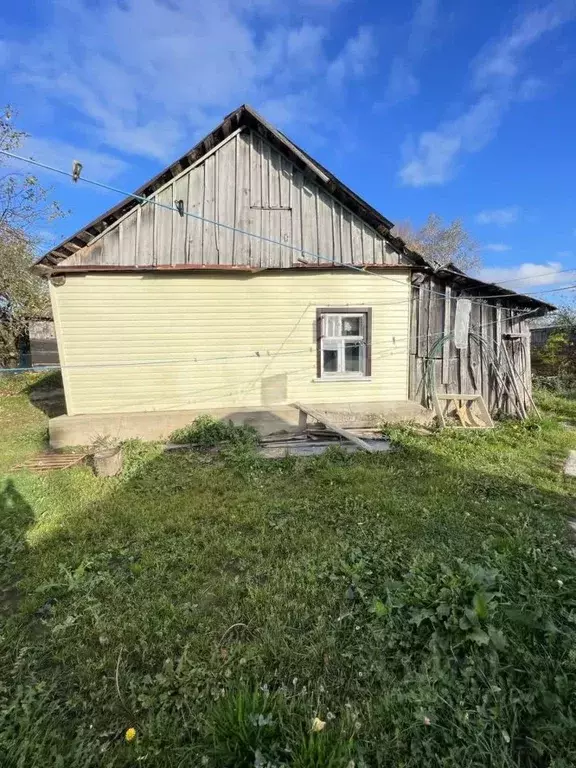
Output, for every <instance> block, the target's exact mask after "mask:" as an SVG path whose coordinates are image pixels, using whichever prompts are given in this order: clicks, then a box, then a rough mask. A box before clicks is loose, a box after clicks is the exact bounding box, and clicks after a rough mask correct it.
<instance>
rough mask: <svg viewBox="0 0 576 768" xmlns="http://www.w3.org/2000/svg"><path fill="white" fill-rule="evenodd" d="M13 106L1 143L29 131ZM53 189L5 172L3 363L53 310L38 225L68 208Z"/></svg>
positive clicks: (0, 273)
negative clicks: (39, 262)
mask: <svg viewBox="0 0 576 768" xmlns="http://www.w3.org/2000/svg"><path fill="white" fill-rule="evenodd" d="M13 115H14V113H13V111H12V109H11V108H10V107H5V108H4V109H3V110H0V149H5V150H7V151H12V150H14V149H17V148H18V147H19V146H20V145H21V144H22V142H23V141H24V139H25V138H26V134H25V133H24V132H23V131H18V130H17V129H16V128H14V126H13V125H12V117H13ZM50 192H51V190H49V189H46V188H44V187H42V186H41V185H40V184H39V182H38V179H37V178H36V177H35V176H32V175H30V174H25V173H21V172H12V171H10V170H9V171H8V172H7V173H5V174H4V175H2V176H0V365H7V364H13V363H14V362H15V361H16V360H17V358H18V340H19V337H20V335H21V334H22V332H23V331H24V330H25V329H26V326H27V323H28V320H29V318H30V317H34V316H46V315H47V314H49V313H50V301H49V298H48V291H47V285H46V282H45V281H44V280H42V279H41V278H40V277H38V276H36V275H34V274H33V273H32V272H31V271H30V267H31V266H32V264H33V263H34V247H35V245H36V244H37V242H38V238H37V237H35V235H34V231H35V230H36V229H38V227H40V226H46V224H47V223H48V222H49V221H50V220H52V219H53V218H55V217H58V216H61V215H62V211H61V209H60V207H59V205H58V204H57V203H54V202H53V201H51V200H50V199H49V197H50Z"/></svg>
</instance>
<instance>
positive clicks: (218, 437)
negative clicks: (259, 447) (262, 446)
mask: <svg viewBox="0 0 576 768" xmlns="http://www.w3.org/2000/svg"><path fill="white" fill-rule="evenodd" d="M170 440H171V441H172V442H173V443H178V444H181V445H183V444H186V443H194V444H196V445H198V446H200V447H202V448H212V447H215V446H217V445H220V444H221V443H229V444H231V445H255V444H256V442H257V440H258V433H257V432H256V430H255V429H254V427H250V426H248V425H245V424H239V425H236V424H234V423H233V422H232V421H231V420H227V421H225V420H221V419H215V418H214V417H213V416H208V415H205V416H198V418H197V419H194V421H193V422H192V424H190V425H188V426H187V427H181V428H180V429H176V430H174V432H172V434H171V435H170Z"/></svg>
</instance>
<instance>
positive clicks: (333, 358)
mask: <svg viewBox="0 0 576 768" xmlns="http://www.w3.org/2000/svg"><path fill="white" fill-rule="evenodd" d="M322 356H323V357H322V360H323V366H322V370H323V371H324V373H336V372H337V371H338V350H337V349H324V350H322Z"/></svg>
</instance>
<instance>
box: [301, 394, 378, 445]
mask: <svg viewBox="0 0 576 768" xmlns="http://www.w3.org/2000/svg"><path fill="white" fill-rule="evenodd" d="M294 408H298V410H299V411H300V418H299V424H298V425H299V427H300V429H301V430H302V431H304V430H305V429H306V424H307V422H308V417H309V416H310V417H311V418H313V419H315V420H316V421H319V422H320V424H324V426H325V427H327V429H329V430H330V431H331V432H335V433H336V434H337V435H340V437H344V438H345V439H346V440H349V441H350V442H351V443H354V445H356V446H358V448H361V449H362V450H363V451H368V453H372V452H373V449H372V446H371V445H369V444H368V443H367V442H366V441H365V440H362V439H361V438H359V437H356V435H354V434H352V432H350V431H349V430H347V429H344V428H343V427H339V426H338V425H337V424H334V422H332V421H330V420H329V419H328V418H327V417H326V416H325V415H324V414H323V413H320V411H317V410H316V409H315V408H312V407H311V406H310V405H302V403H294Z"/></svg>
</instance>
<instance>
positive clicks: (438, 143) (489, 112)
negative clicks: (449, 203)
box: [400, 96, 501, 187]
mask: <svg viewBox="0 0 576 768" xmlns="http://www.w3.org/2000/svg"><path fill="white" fill-rule="evenodd" d="M500 113H501V108H500V105H499V104H498V102H497V101H496V100H495V99H493V98H492V97H491V96H484V97H483V98H481V99H480V100H479V101H478V102H476V103H475V104H473V105H472V107H471V108H470V109H469V110H468V111H467V112H464V113H463V114H462V115H460V117H458V118H457V119H456V120H451V121H450V122H446V123H443V124H442V125H441V126H440V127H439V128H438V129H437V130H436V131H425V132H424V133H422V134H420V137H419V138H418V141H417V143H416V144H415V145H414V144H413V142H410V141H408V142H407V143H406V144H405V154H406V156H407V162H406V164H405V165H404V167H403V168H402V169H401V170H400V179H401V181H402V183H403V184H405V185H407V186H410V187H423V186H428V185H430V184H443V183H444V182H446V181H448V180H449V179H450V178H452V176H453V175H454V174H455V173H456V170H457V167H456V160H457V158H458V156H459V155H460V154H461V153H462V152H478V151H479V150H481V149H482V148H483V147H484V146H485V145H486V144H487V143H488V142H489V141H490V140H491V139H492V138H493V136H494V135H495V133H496V130H497V129H498V125H499V123H500V116H501V115H500Z"/></svg>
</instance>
